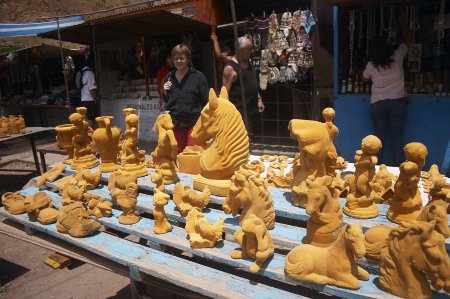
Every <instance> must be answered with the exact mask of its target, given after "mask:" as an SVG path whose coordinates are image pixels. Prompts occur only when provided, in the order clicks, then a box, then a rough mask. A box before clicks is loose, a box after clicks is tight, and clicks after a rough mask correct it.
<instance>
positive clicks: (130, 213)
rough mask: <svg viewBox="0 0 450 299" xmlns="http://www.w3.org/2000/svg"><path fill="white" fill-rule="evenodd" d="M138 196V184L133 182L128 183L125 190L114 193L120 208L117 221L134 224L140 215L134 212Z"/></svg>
mask: <svg viewBox="0 0 450 299" xmlns="http://www.w3.org/2000/svg"><path fill="white" fill-rule="evenodd" d="M137 196H138V186H137V184H135V183H128V184H127V186H126V189H125V192H123V193H120V194H116V198H117V204H118V205H119V206H120V207H121V208H122V212H123V213H122V215H120V216H119V222H120V223H122V224H134V223H136V222H138V221H139V220H140V219H141V217H140V216H138V215H136V214H135V209H136V204H137Z"/></svg>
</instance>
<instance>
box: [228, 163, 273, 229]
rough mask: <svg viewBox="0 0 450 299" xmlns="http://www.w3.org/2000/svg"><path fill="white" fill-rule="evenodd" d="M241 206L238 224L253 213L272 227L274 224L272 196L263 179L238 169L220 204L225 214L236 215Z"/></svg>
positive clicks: (269, 227) (268, 226) (268, 227)
mask: <svg viewBox="0 0 450 299" xmlns="http://www.w3.org/2000/svg"><path fill="white" fill-rule="evenodd" d="M241 207H242V212H241V217H240V218H239V225H240V226H242V223H243V222H244V221H245V219H246V218H247V217H249V216H250V214H255V215H256V216H257V217H258V218H260V219H261V220H262V221H263V222H264V223H265V224H266V226H267V229H272V228H274V226H275V210H274V207H273V200H272V196H271V195H270V193H269V190H268V188H267V186H266V185H265V183H264V180H263V179H261V178H258V177H256V176H255V174H254V172H251V171H248V170H244V169H242V168H241V169H239V170H238V171H236V172H235V173H234V175H233V177H232V178H231V186H230V189H229V190H228V194H227V197H226V199H225V201H224V203H223V205H222V208H223V210H224V212H225V214H232V215H233V216H236V215H237V214H238V213H239V210H240V209H241Z"/></svg>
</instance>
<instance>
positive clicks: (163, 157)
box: [151, 113, 178, 184]
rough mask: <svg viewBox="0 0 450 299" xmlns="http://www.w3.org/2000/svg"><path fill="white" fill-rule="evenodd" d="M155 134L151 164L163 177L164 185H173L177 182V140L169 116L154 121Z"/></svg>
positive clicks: (162, 116) (165, 115)
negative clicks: (156, 135)
mask: <svg viewBox="0 0 450 299" xmlns="http://www.w3.org/2000/svg"><path fill="white" fill-rule="evenodd" d="M156 133H157V134H158V145H157V146H156V149H155V150H154V151H153V152H152V154H151V155H152V158H153V164H154V165H155V168H157V169H159V171H160V172H161V174H162V176H163V180H164V184H173V183H175V182H177V181H178V176H177V173H176V169H177V165H176V161H177V154H178V152H177V146H178V143H177V140H176V139H175V134H174V133H173V123H172V118H171V117H170V114H167V113H165V114H160V115H159V116H158V118H157V119H156Z"/></svg>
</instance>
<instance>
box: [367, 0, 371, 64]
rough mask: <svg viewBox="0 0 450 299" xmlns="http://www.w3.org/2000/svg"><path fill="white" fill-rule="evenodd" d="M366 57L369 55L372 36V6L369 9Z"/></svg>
mask: <svg viewBox="0 0 450 299" xmlns="http://www.w3.org/2000/svg"><path fill="white" fill-rule="evenodd" d="M366 28H367V33H366V57H369V42H370V39H371V36H372V8H371V7H370V8H369V9H368V10H367V26H366Z"/></svg>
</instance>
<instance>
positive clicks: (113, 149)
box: [92, 116, 120, 172]
mask: <svg viewBox="0 0 450 299" xmlns="http://www.w3.org/2000/svg"><path fill="white" fill-rule="evenodd" d="M113 119H114V117H113V116H99V117H96V118H95V121H96V122H97V124H98V128H97V129H96V130H95V131H94V135H93V136H92V137H93V138H94V141H95V144H96V145H97V148H98V151H99V153H100V158H101V164H100V171H101V172H112V171H116V170H117V169H119V165H118V164H117V154H118V151H119V140H120V129H119V128H118V127H113V126H112V125H111V121H112V120H113Z"/></svg>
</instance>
